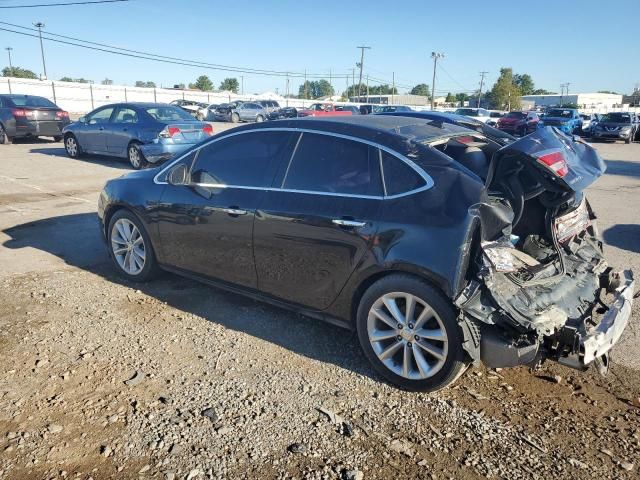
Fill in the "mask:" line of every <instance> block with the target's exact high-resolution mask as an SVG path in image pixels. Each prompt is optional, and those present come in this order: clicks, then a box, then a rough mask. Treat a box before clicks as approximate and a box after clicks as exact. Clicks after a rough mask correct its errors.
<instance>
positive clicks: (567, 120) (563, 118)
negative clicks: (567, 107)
mask: <svg viewBox="0 0 640 480" xmlns="http://www.w3.org/2000/svg"><path fill="white" fill-rule="evenodd" d="M549 120H552V121H554V122H570V121H571V120H572V119H571V118H565V117H544V118H543V119H542V121H543V122H547V121H549Z"/></svg>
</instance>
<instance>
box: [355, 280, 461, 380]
mask: <svg viewBox="0 0 640 480" xmlns="http://www.w3.org/2000/svg"><path fill="white" fill-rule="evenodd" d="M357 330H358V339H359V340H360V345H361V347H362V349H363V351H364V353H365V355H366V356H367V358H368V359H369V361H370V362H371V363H372V365H373V367H374V368H375V369H376V371H377V372H378V373H379V374H380V375H382V376H383V377H384V378H385V379H387V380H388V381H389V382H391V383H393V384H395V385H397V386H399V387H402V388H404V389H407V390H413V391H423V392H427V391H434V390H438V389H441V388H444V387H446V386H447V385H449V384H451V383H453V382H454V381H455V380H456V379H457V378H458V377H459V376H460V375H461V374H462V372H463V371H464V369H465V367H466V365H467V361H466V357H465V353H464V350H463V347H462V333H461V331H460V327H459V326H458V323H457V321H456V313H455V310H454V308H453V306H452V305H451V302H450V301H449V300H447V299H446V298H445V297H444V296H443V295H442V294H441V293H440V292H439V291H438V290H436V289H435V288H434V287H433V286H431V285H430V284H429V283H427V282H426V281H424V280H421V279H419V278H416V277H412V276H409V275H403V274H396V275H390V276H388V277H385V278H383V279H381V280H378V281H377V282H376V283H374V284H373V285H372V286H371V287H369V289H368V290H367V291H366V292H365V294H364V295H363V297H362V300H361V301H360V305H359V307H358V314H357Z"/></svg>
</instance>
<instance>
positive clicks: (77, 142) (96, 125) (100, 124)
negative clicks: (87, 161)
mask: <svg viewBox="0 0 640 480" xmlns="http://www.w3.org/2000/svg"><path fill="white" fill-rule="evenodd" d="M62 133H63V135H64V147H65V150H66V151H67V155H69V156H70V157H71V158H76V157H79V156H80V155H82V154H85V153H94V154H98V155H110V156H113V157H119V158H126V159H128V160H129V163H131V166H132V167H133V168H134V169H136V170H138V169H140V168H142V167H145V166H146V165H148V164H149V163H152V164H157V163H161V162H163V161H165V160H168V159H170V158H172V157H173V156H174V155H176V154H178V153H180V152H182V151H184V150H185V149H187V148H188V147H190V146H192V145H194V144H196V143H199V142H200V141H202V140H204V139H205V138H207V137H209V136H211V135H213V128H212V127H211V125H209V124H208V123H205V122H201V121H198V120H196V119H194V118H193V117H192V116H191V115H189V114H188V113H187V112H185V111H184V110H182V109H180V108H178V107H174V106H173V105H168V104H164V103H117V104H113V105H105V106H103V107H100V108H97V109H95V110H94V111H92V112H91V113H89V114H87V115H85V116H84V117H81V118H80V119H79V120H78V121H77V122H74V123H72V124H70V125H68V126H67V127H65V128H64V129H63V131H62Z"/></svg>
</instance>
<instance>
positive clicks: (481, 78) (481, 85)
mask: <svg viewBox="0 0 640 480" xmlns="http://www.w3.org/2000/svg"><path fill="white" fill-rule="evenodd" d="M487 73H489V72H480V93H479V94H478V105H477V106H478V108H480V104H481V103H482V87H484V76H485V75H486V74H487Z"/></svg>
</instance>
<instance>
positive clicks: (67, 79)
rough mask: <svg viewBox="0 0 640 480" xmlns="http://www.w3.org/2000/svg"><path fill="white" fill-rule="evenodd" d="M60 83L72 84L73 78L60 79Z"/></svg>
mask: <svg viewBox="0 0 640 480" xmlns="http://www.w3.org/2000/svg"><path fill="white" fill-rule="evenodd" d="M60 81H61V82H73V78H71V77H62V78H61V79H60Z"/></svg>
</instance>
